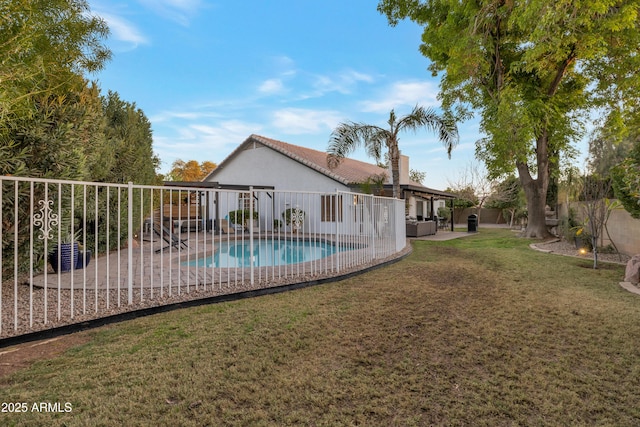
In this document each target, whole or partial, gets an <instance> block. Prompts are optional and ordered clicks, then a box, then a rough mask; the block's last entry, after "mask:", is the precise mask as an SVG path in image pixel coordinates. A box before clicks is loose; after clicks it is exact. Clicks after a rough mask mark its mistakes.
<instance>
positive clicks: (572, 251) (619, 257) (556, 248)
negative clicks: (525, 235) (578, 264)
mask: <svg viewBox="0 0 640 427" xmlns="http://www.w3.org/2000/svg"><path fill="white" fill-rule="evenodd" d="M533 246H535V247H536V248H538V249H540V250H543V251H545V252H550V253H554V254H559V255H567V256H574V257H578V258H584V259H593V254H592V253H591V252H587V253H586V254H581V253H580V252H579V251H578V249H576V247H575V245H574V244H573V243H569V242H567V241H565V240H557V239H556V240H553V241H550V242H545V243H536V244H534V245H533ZM629 259H631V257H630V256H628V255H624V254H616V253H598V261H602V262H613V263H616V264H625V265H626V264H627V261H629Z"/></svg>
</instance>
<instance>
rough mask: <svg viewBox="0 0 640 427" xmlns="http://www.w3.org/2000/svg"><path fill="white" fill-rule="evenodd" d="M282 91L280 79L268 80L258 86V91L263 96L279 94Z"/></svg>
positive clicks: (282, 86)
mask: <svg viewBox="0 0 640 427" xmlns="http://www.w3.org/2000/svg"><path fill="white" fill-rule="evenodd" d="M283 90H284V85H283V84H282V80H280V79H268V80H265V81H264V82H262V84H261V85H260V86H258V91H259V92H260V93H263V94H265V95H274V94H277V93H281V92H282V91H283Z"/></svg>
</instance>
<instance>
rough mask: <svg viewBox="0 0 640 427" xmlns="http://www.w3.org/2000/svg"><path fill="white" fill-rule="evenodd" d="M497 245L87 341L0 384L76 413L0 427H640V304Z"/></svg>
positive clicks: (613, 283)
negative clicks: (419, 426) (120, 426)
mask: <svg viewBox="0 0 640 427" xmlns="http://www.w3.org/2000/svg"><path fill="white" fill-rule="evenodd" d="M529 243H531V242H530V241H528V240H523V239H519V238H517V237H515V236H514V234H513V233H512V232H511V231H508V230H481V232H480V233H478V234H477V235H474V236H471V237H466V238H464V239H458V240H454V241H448V242H415V243H414V251H413V253H412V254H411V255H410V256H409V257H408V258H407V259H405V260H403V261H401V262H399V263H396V264H394V265H391V266H389V267H385V268H381V269H378V270H375V271H372V272H370V273H367V274H364V275H361V276H358V277H354V278H351V279H348V280H344V281H341V282H337V283H332V284H326V285H322V286H317V287H313V288H307V289H303V290H297V291H293V292H289V293H285V294H277V295H271V296H265V297H259V298H255V299H249V300H243V301H237V302H232V303H224V304H217V305H211V306H206V307H198V308H191V309H184V310H178V311H174V312H171V313H165V314H159V315H155V316H150V317H146V318H142V319H137V320H134V321H128V322H125V323H122V324H118V325H112V326H109V327H104V328H100V329H97V330H93V331H88V332H84V334H88V335H89V336H90V337H91V340H90V341H89V342H88V343H87V344H84V345H81V346H79V347H76V348H72V349H71V350H69V351H68V352H67V353H65V354H64V355H63V356H62V357H59V358H56V359H53V360H48V361H43V362H38V363H36V364H35V365H33V366H32V367H31V368H28V369H25V370H22V371H19V372H16V373H14V374H13V375H11V376H10V377H7V378H4V379H2V380H0V388H1V390H2V391H1V392H0V393H1V394H2V399H1V400H2V401H3V402H28V403H29V404H30V405H31V404H32V403H33V402H42V401H45V402H63V403H64V402H69V403H71V405H72V412H71V413H62V414H55V415H54V414H50V413H49V414H38V413H31V412H29V413H26V414H7V413H1V414H0V424H2V425H6V424H9V425H12V424H16V425H29V426H34V425H47V426H48V425H79V426H80V425H83V426H84V425H107V426H110V425H154V426H155V425H168V426H169V425H170V426H175V425H181V426H202V425H243V426H249V425H250V426H254V425H258V426H260V425H269V426H280V425H314V426H323V425H324V426H338V425H379V426H393V425H397V426H411V425H447V426H452V425H460V426H469V425H473V426H476V425H479V426H481V425H486V426H501V425H509V426H511V425H522V426H538V425H539V426H548V425H553V426H559V425H567V426H569V425H570V426H576V425H577V426H580V425H611V426H631V425H636V426H637V425H640V296H638V295H634V294H630V293H628V292H626V291H625V290H623V289H622V288H621V287H620V286H619V285H618V282H619V281H620V280H621V278H622V276H623V272H624V268H623V267H622V266H613V265H609V264H603V265H602V266H603V268H602V269H599V270H592V269H591V268H590V265H591V264H590V261H588V260H580V259H573V258H568V257H561V256H554V255H550V254H544V253H539V252H536V251H533V250H531V249H530V248H529V247H528V245H529Z"/></svg>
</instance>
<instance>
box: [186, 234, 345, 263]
mask: <svg viewBox="0 0 640 427" xmlns="http://www.w3.org/2000/svg"><path fill="white" fill-rule="evenodd" d="M215 247H216V251H215V253H214V255H212V256H208V257H206V258H199V259H195V260H191V261H188V262H183V263H182V265H185V266H189V267H215V268H219V267H222V268H226V267H230V268H233V267H251V263H252V262H253V266H254V267H277V266H279V265H291V264H298V263H301V262H308V261H317V260H320V259H322V258H326V257H328V256H330V255H333V254H334V253H336V252H341V251H344V250H349V249H352V248H336V246H335V245H333V244H331V243H327V242H324V241H317V240H312V241H310V240H303V239H291V240H289V239H287V240H278V239H256V240H254V241H253V253H251V250H250V243H249V242H248V241H238V242H236V241H233V240H230V241H227V242H220V243H217V244H216V245H215Z"/></svg>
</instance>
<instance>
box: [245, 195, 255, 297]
mask: <svg viewBox="0 0 640 427" xmlns="http://www.w3.org/2000/svg"><path fill="white" fill-rule="evenodd" d="M243 207H244V206H243ZM249 263H250V271H251V285H253V283H254V276H253V275H254V267H253V186H250V187H249Z"/></svg>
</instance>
